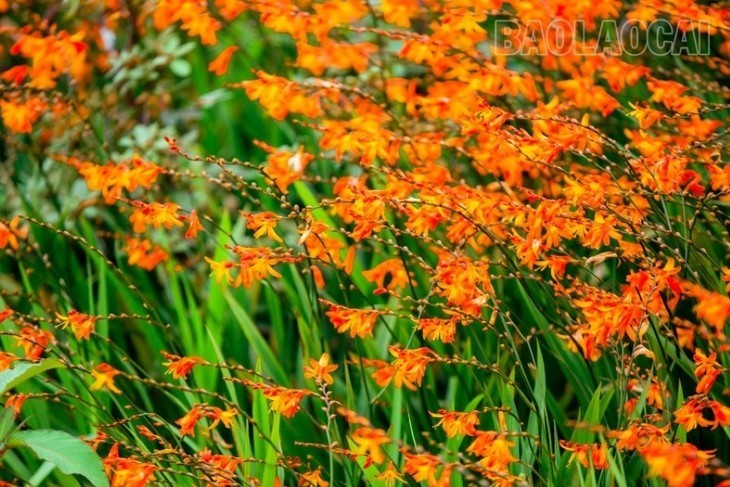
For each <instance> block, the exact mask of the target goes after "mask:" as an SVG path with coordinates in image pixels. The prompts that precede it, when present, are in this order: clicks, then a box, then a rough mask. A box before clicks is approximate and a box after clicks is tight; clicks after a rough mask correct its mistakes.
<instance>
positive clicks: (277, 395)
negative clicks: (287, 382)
mask: <svg viewBox="0 0 730 487" xmlns="http://www.w3.org/2000/svg"><path fill="white" fill-rule="evenodd" d="M263 393H264V397H266V399H268V400H269V401H271V409H272V410H274V411H278V412H280V413H281V414H282V415H283V416H284V417H286V418H291V417H293V416H294V415H295V414H296V413H297V412H298V411H299V404H300V403H301V401H302V399H304V397H306V396H309V395H311V394H312V393H311V391H307V390H303V389H287V388H286V387H271V386H269V387H267V388H265V389H264V390H263Z"/></svg>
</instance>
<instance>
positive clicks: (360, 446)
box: [352, 426, 390, 464]
mask: <svg viewBox="0 0 730 487" xmlns="http://www.w3.org/2000/svg"><path fill="white" fill-rule="evenodd" d="M352 441H353V442H354V443H355V444H356V445H357V446H356V447H355V448H354V449H353V450H352V452H353V453H354V454H355V455H365V456H366V457H367V460H366V463H376V464H381V463H383V462H384V461H385V453H383V449H382V445H384V444H386V443H390V439H389V438H388V435H386V434H385V431H383V430H381V429H375V428H370V427H368V426H363V427H361V428H358V429H356V430H355V432H354V433H352Z"/></svg>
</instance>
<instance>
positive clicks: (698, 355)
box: [694, 349, 724, 394]
mask: <svg viewBox="0 0 730 487" xmlns="http://www.w3.org/2000/svg"><path fill="white" fill-rule="evenodd" d="M694 361H695V364H697V367H696V368H695V376H696V377H697V378H698V379H700V381H699V382H698V383H697V388H696V392H697V394H707V393H708V392H710V389H712V386H713V385H714V384H715V381H716V380H717V378H718V376H719V375H720V372H722V371H723V370H724V369H723V368H722V366H721V365H720V363H719V362H717V353H716V352H712V353H711V354H710V355H709V356H707V355H705V354H704V353H703V352H702V350H700V349H697V350H695V353H694Z"/></svg>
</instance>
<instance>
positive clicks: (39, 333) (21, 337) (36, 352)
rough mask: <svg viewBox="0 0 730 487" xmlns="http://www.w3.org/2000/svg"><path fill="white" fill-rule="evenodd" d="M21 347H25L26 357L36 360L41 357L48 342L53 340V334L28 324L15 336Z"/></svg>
mask: <svg viewBox="0 0 730 487" xmlns="http://www.w3.org/2000/svg"><path fill="white" fill-rule="evenodd" d="M13 338H14V339H15V342H16V343H17V345H18V346H19V347H22V348H23V351H24V352H25V358H26V359H28V360H32V361H36V360H39V359H40V358H41V356H42V355H43V352H44V351H45V349H46V347H47V346H48V344H50V343H51V342H52V341H53V334H52V333H51V332H49V331H45V330H41V329H40V328H38V327H35V326H32V325H26V326H24V327H23V328H21V329H20V331H18V334H17V336H14V337H13Z"/></svg>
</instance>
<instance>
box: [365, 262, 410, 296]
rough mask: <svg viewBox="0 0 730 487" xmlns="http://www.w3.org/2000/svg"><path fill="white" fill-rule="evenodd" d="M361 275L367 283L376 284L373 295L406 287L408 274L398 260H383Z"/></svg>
mask: <svg viewBox="0 0 730 487" xmlns="http://www.w3.org/2000/svg"><path fill="white" fill-rule="evenodd" d="M362 275H363V277H364V278H365V279H367V280H368V281H370V282H374V283H376V284H377V286H378V287H377V288H376V289H375V294H383V293H385V292H387V291H393V290H394V289H396V288H405V287H406V286H408V272H407V271H406V269H405V267H403V262H402V261H401V260H400V259H388V260H384V261H383V262H381V263H380V264H378V265H376V266H375V267H373V268H372V269H370V270H369V271H363V273H362Z"/></svg>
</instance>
